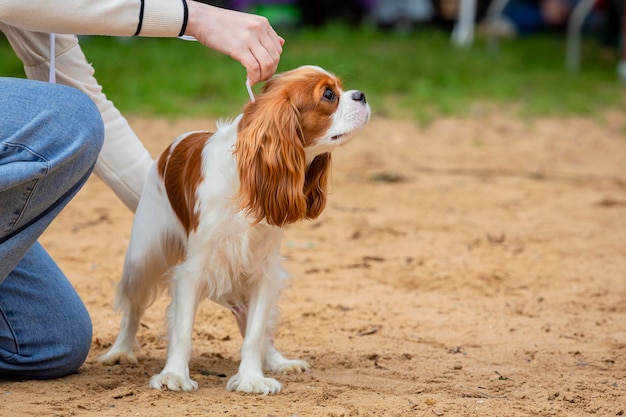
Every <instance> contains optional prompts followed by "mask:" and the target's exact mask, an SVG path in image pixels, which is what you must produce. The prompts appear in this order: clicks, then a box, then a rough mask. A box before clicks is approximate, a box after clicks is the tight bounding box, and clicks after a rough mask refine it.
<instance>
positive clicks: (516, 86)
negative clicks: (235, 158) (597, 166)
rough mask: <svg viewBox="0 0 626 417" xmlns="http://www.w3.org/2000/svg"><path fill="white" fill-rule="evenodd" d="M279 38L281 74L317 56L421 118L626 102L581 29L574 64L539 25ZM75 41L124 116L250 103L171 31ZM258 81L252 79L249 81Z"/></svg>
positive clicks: (329, 30) (206, 57) (227, 76)
mask: <svg viewBox="0 0 626 417" xmlns="http://www.w3.org/2000/svg"><path fill="white" fill-rule="evenodd" d="M279 32H280V34H281V35H282V36H283V37H284V38H285V39H286V44H285V46H284V52H283V55H282V59H281V62H280V66H279V71H285V70H289V69H292V68H294V67H297V66H300V65H303V64H315V65H320V66H322V67H324V68H326V69H328V70H330V71H332V72H334V73H336V74H337V75H339V76H341V77H342V78H343V80H344V85H345V87H346V88H348V89H351V88H358V89H360V90H363V91H364V92H365V93H366V95H367V97H368V101H369V102H370V103H371V105H372V107H373V109H374V111H375V114H377V115H379V116H386V117H392V118H411V119H415V120H417V121H420V122H428V121H429V120H432V118H434V117H438V116H442V115H444V116H445V115H466V114H471V113H472V112H476V111H483V110H484V109H493V108H495V109H501V108H505V109H506V110H510V111H512V112H515V113H516V114H520V115H522V116H538V115H546V116H561V115H563V116H565V115H586V116H594V115H597V114H599V113H601V112H602V111H604V110H606V109H607V108H620V107H623V105H624V96H625V94H624V93H625V90H626V89H625V88H624V87H623V86H622V85H621V84H620V83H619V81H618V79H617V75H616V61H615V59H608V58H607V56H606V52H605V50H604V48H603V47H601V46H600V43H599V42H598V41H597V39H595V38H594V37H590V36H588V37H585V38H584V41H583V46H582V48H581V51H582V61H581V65H582V68H581V70H580V71H579V72H576V73H572V72H570V71H567V70H566V68H565V37H564V36H563V35H562V34H554V33H551V34H539V35H536V36H528V37H522V38H516V39H508V40H507V39H504V40H501V41H500V48H499V51H498V53H489V52H488V48H487V47H486V41H485V40H484V39H482V38H480V37H478V38H477V39H476V40H475V42H474V44H473V46H472V47H469V48H459V47H455V46H453V45H451V43H450V38H449V32H448V31H446V30H442V29H441V28H440V27H433V26H429V25H425V26H423V27H419V28H417V29H413V30H409V31H394V30H380V29H379V28H377V27H376V26H374V25H359V26H350V25H346V24H341V23H330V24H327V25H324V26H322V27H315V28H314V27H309V28H301V29H296V28H293V27H290V28H282V29H279ZM81 44H82V47H83V50H84V52H85V54H86V56H87V58H88V60H89V61H90V62H92V63H93V66H94V68H95V70H96V77H97V79H98V80H99V82H100V83H101V84H102V86H103V87H104V91H105V93H106V94H107V96H108V97H109V98H110V99H112V100H113V101H114V102H115V103H116V105H117V106H118V107H119V108H120V109H121V110H122V111H123V112H125V113H129V114H135V115H144V116H167V117H177V116H210V117H231V116H234V115H236V114H238V113H239V112H240V111H241V108H242V106H243V104H244V103H245V102H246V101H247V100H248V96H247V93H246V90H245V87H244V81H245V71H244V69H243V67H242V66H241V65H240V64H239V63H237V62H235V61H234V60H232V59H231V58H229V57H227V56H224V55H220V54H218V53H216V52H213V51H211V50H209V49H207V48H205V47H203V46H202V45H200V44H198V43H197V42H187V41H183V40H179V39H149V38H106V37H95V36H92V37H86V38H83V39H82V40H81ZM0 74H2V75H4V76H16V77H22V76H23V70H22V66H21V63H20V62H19V60H18V59H17V58H15V57H14V55H13V53H12V51H11V48H10V46H9V45H8V43H7V42H6V40H5V39H4V38H2V37H0ZM255 89H257V90H258V86H257V87H256V88H255Z"/></svg>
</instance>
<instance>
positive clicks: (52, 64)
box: [48, 33, 255, 103]
mask: <svg viewBox="0 0 626 417" xmlns="http://www.w3.org/2000/svg"><path fill="white" fill-rule="evenodd" d="M179 39H182V40H185V41H192V42H195V41H196V40H197V39H196V38H194V37H193V36H187V35H183V36H181V37H179ZM55 41H56V36H55V34H54V33H51V34H50V72H49V73H48V81H49V82H50V83H51V84H56V82H57V76H56V68H55V67H56V51H55ZM246 90H248V95H249V96H250V101H251V102H253V103H254V101H255V99H254V92H252V86H250V79H249V78H247V77H246Z"/></svg>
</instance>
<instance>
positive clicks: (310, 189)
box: [304, 152, 331, 219]
mask: <svg viewBox="0 0 626 417" xmlns="http://www.w3.org/2000/svg"><path fill="white" fill-rule="evenodd" d="M330 167H331V155H330V152H326V153H323V154H321V155H318V156H316V157H315V159H313V161H312V162H311V163H310V164H309V166H308V168H307V170H306V176H305V180H304V195H305V196H306V199H307V213H306V215H307V218H309V219H315V218H317V217H318V216H319V215H320V214H321V213H322V211H323V210H324V207H326V187H327V184H328V178H329V177H330Z"/></svg>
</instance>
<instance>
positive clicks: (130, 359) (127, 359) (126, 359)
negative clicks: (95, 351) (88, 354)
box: [98, 350, 137, 365]
mask: <svg viewBox="0 0 626 417" xmlns="http://www.w3.org/2000/svg"><path fill="white" fill-rule="evenodd" d="M98 362H100V363H102V364H105V365H115V364H118V363H119V364H120V365H134V364H136V363H137V358H136V357H135V355H133V354H132V352H131V353H128V352H114V351H112V350H110V351H108V352H107V353H105V354H104V355H102V356H100V357H99V358H98Z"/></svg>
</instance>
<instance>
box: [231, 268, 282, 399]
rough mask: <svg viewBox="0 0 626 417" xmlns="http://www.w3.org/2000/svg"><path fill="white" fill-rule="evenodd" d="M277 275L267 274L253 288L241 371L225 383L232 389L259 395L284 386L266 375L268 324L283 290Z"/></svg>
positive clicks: (242, 348) (242, 347)
mask: <svg viewBox="0 0 626 417" xmlns="http://www.w3.org/2000/svg"><path fill="white" fill-rule="evenodd" d="M276 279H277V278H276V275H275V274H269V275H268V274H267V273H265V274H264V275H263V276H261V277H258V278H257V282H256V288H255V289H254V290H252V291H251V298H250V305H249V308H248V314H247V323H246V328H245V335H244V339H243V344H242V346H241V363H240V364H239V372H237V374H236V375H235V376H233V377H232V378H231V379H230V380H229V381H228V384H227V386H226V388H227V389H228V390H229V391H240V392H249V393H256V394H264V395H267V394H274V393H278V392H280V391H281V389H282V385H281V384H280V382H278V381H277V380H275V379H274V378H266V377H265V376H263V360H264V355H265V347H266V345H267V342H266V336H267V335H266V326H267V322H268V320H269V319H270V316H271V312H272V309H273V308H274V305H275V303H276V299H277V298H278V294H279V292H280V284H277V283H276V281H275V280H276Z"/></svg>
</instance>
